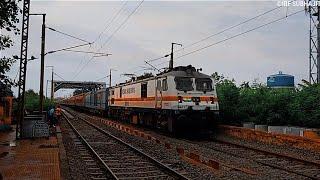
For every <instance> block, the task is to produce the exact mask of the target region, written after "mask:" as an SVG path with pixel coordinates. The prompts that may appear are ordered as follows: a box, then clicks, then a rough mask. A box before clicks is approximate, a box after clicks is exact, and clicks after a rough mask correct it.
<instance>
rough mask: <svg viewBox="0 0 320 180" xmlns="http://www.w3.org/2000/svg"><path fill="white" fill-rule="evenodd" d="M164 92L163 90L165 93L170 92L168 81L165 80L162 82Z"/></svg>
mask: <svg viewBox="0 0 320 180" xmlns="http://www.w3.org/2000/svg"><path fill="white" fill-rule="evenodd" d="M162 90H163V91H166V90H168V83H167V79H163V80H162Z"/></svg>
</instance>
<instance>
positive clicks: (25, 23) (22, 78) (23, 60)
mask: <svg viewBox="0 0 320 180" xmlns="http://www.w3.org/2000/svg"><path fill="white" fill-rule="evenodd" d="M29 10H30V0H24V1H23V11H22V28H21V51H20V72H19V81H18V118H17V125H16V139H20V138H22V133H23V132H22V131H23V120H24V102H25V88H26V73H27V61H28V60H27V54H28V33H29Z"/></svg>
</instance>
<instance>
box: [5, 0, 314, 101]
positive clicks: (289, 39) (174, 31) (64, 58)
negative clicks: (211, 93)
mask: <svg viewBox="0 0 320 180" xmlns="http://www.w3.org/2000/svg"><path fill="white" fill-rule="evenodd" d="M139 3H140V1H129V2H125V1H113V2H110V1H94V2H92V1H32V2H31V6H30V7H31V11H30V12H31V13H47V19H46V20H47V23H46V25H47V26H48V27H52V28H55V29H57V30H60V31H63V32H66V33H69V34H72V35H74V36H77V37H80V38H82V39H85V40H88V41H93V40H95V39H96V38H97V37H98V36H99V34H100V33H101V32H103V34H102V35H101V36H100V38H99V39H98V40H97V41H96V42H95V43H94V44H93V45H92V46H91V47H89V46H87V47H83V48H78V50H84V51H95V52H105V53H111V54H112V55H111V56H108V57H101V58H93V59H92V60H90V59H91V57H92V56H91V55H88V54H83V53H73V52H57V53H54V54H48V55H46V57H45V61H46V62H45V63H46V65H53V66H54V69H55V72H56V73H57V74H58V75H60V76H61V77H62V78H64V79H65V80H76V81H96V80H98V79H101V78H102V77H104V76H106V75H107V73H108V72H109V69H110V68H113V69H117V71H115V72H113V84H115V83H119V82H122V81H124V80H125V79H126V77H124V76H122V75H121V74H123V73H135V74H138V75H139V74H142V73H143V72H146V71H145V70H143V67H147V65H146V64H145V63H144V61H145V60H150V59H154V58H158V57H161V56H164V55H165V54H168V53H169V52H170V49H171V42H177V43H181V44H183V46H185V47H186V48H185V49H182V50H180V51H179V52H177V53H175V54H174V56H175V57H179V56H181V55H183V54H186V53H188V52H191V51H193V50H196V49H199V48H201V47H204V46H207V45H209V44H213V43H216V42H219V41H221V40H224V39H225V38H228V37H232V36H234V35H236V34H238V33H241V32H244V31H246V30H249V29H252V28H254V27H257V26H260V25H262V24H265V23H268V22H270V21H272V20H275V19H278V18H281V17H284V16H286V14H290V13H293V12H295V11H298V10H302V9H303V7H293V6H290V7H288V8H287V7H282V8H279V9H278V10H275V11H273V12H272V13H269V14H267V15H264V16H261V17H259V18H258V19H256V20H254V21H250V22H249V23H246V24H244V25H242V26H239V27H237V28H234V29H232V30H230V31H226V32H224V33H221V34H219V35H217V36H214V37H212V38H210V39H208V40H206V41H203V42H202V43H199V44H197V45H195V46H191V47H188V45H190V44H192V43H193V42H196V41H198V40H200V39H203V38H205V37H207V36H209V35H212V34H215V33H217V32H219V31H221V30H223V29H225V28H228V27H230V26H233V25H236V24H238V23H240V22H242V21H244V20H246V19H248V18H251V17H254V16H256V15H257V14H260V13H263V12H265V11H268V10H270V9H273V8H275V7H277V1H202V2H199V1H179V2H171V1H145V2H143V3H142V5H141V6H140V7H139V8H138V9H137V11H136V12H135V13H134V14H133V15H132V16H131V17H130V18H129V19H128V20H127V21H126V23H124V25H123V26H122V27H121V28H120V29H119V31H117V32H116V33H114V32H115V31H116V30H117V29H118V27H119V26H120V25H121V24H122V23H123V22H124V21H125V20H126V18H127V17H128V16H129V15H130V14H131V12H132V11H133V10H134V9H135V8H136V7H137V6H138V5H139ZM121 8H123V9H122V10H121V11H120V13H119V15H118V16H117V17H116V18H115V19H114V21H113V22H112V23H110V19H112V17H114V16H115V14H116V13H117V12H118V11H119V10H120V9H121ZM41 22H42V19H41V17H40V16H32V17H31V18H30V29H29V50H28V56H29V57H30V56H31V55H33V56H35V57H39V58H40V36H41ZM308 22H309V21H308V16H307V15H306V14H305V13H304V12H301V13H299V14H296V15H294V16H291V17H288V18H287V19H284V20H282V21H279V22H277V23H273V24H271V25H269V26H266V27H263V28H261V29H257V30H255V31H252V32H250V33H247V34H245V35H241V36H239V37H236V38H233V39H230V40H228V41H225V42H222V43H219V44H217V45H213V46H211V47H210V48H206V49H204V50H202V51H199V52H196V53H193V54H190V55H188V56H184V57H182V58H179V59H176V60H175V63H174V64H175V65H188V64H192V65H193V66H195V67H196V68H202V69H203V72H204V73H207V74H211V73H213V72H215V71H217V72H219V73H221V74H224V75H225V76H227V77H229V78H234V79H235V80H236V82H237V83H238V84H239V83H241V82H243V81H251V82H252V81H253V80H254V79H255V78H259V80H260V81H261V82H262V83H265V82H266V78H267V76H268V75H271V74H275V73H277V72H278V71H283V73H287V74H291V75H294V76H295V81H296V83H299V82H300V81H301V79H308V66H309V65H308V62H309V61H308V47H309V44H308V43H309V40H308V37H309V34H308V33H309V25H308ZM106 27H108V28H107V29H106V30H105V31H103V30H104V29H105V28H106ZM3 33H6V32H3ZM112 34H114V35H113V36H112V37H111V35H112ZM46 35H47V36H46V51H47V52H48V51H52V50H57V49H61V48H64V47H68V46H73V45H79V44H82V43H83V42H81V41H78V40H75V39H72V38H69V37H67V36H64V35H61V34H58V33H55V32H52V31H50V30H48V29H47V30H46ZM110 37H111V38H110ZM14 39H15V46H14V47H13V48H11V49H9V50H6V51H4V52H1V53H3V54H4V55H12V54H18V55H19V54H20V52H19V51H20V39H21V37H20V36H17V37H14ZM107 40H108V41H107ZM106 41H107V43H106V44H105V42H106ZM103 44H105V45H104V46H102V48H101V45H103ZM99 49H100V50H99ZM176 49H179V47H178V46H177V47H176ZM89 60H90V61H89ZM168 60H169V59H168V58H163V59H161V60H158V61H154V62H152V63H153V64H154V65H158V64H161V63H162V64H161V65H159V66H158V67H159V68H162V67H166V66H167V65H168V63H167V62H166V61H168ZM39 69H40V61H39V60H35V61H30V62H29V63H28V72H27V84H26V88H27V89H34V90H36V91H39V79H40V78H39V74H40V71H39ZM80 70H81V72H80ZM17 71H18V63H17V64H15V66H14V67H13V68H12V71H11V72H10V73H9V75H10V76H11V77H12V78H14V77H15V76H16V74H17ZM50 73H51V71H50V70H49V69H46V72H45V75H46V76H45V81H46V80H47V79H50ZM55 79H56V80H60V78H59V77H57V76H55ZM107 80H108V79H107V78H105V79H102V80H101V81H107ZM48 91H49V90H48ZM15 92H16V90H15ZM44 92H45V91H44ZM68 93H70V91H66V90H60V91H58V92H57V93H56V96H64V95H66V94H68ZM48 94H50V93H49V92H48Z"/></svg>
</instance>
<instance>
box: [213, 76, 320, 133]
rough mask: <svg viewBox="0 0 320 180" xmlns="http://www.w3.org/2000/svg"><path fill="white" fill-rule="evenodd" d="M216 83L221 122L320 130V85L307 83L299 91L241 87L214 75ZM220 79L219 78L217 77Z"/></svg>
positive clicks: (245, 84) (243, 85) (244, 84)
mask: <svg viewBox="0 0 320 180" xmlns="http://www.w3.org/2000/svg"><path fill="white" fill-rule="evenodd" d="M213 77H214V78H215V79H216V81H217V94H218V98H219V106H220V115H221V116H220V117H221V121H222V122H223V123H226V124H233V125H240V124H241V123H243V122H254V123H256V124H267V125H292V126H303V127H318V128H319V127H320V85H319V84H317V85H310V84H306V83H305V82H304V84H306V85H304V86H301V89H300V90H296V89H273V88H267V87H265V86H262V85H261V86H259V87H250V86H249V84H248V83H247V82H244V83H242V84H241V85H240V86H239V87H237V86H236V84H235V83H234V81H233V80H232V81H230V80H227V79H225V78H224V77H223V76H219V75H218V74H217V73H215V74H213ZM216 77H218V78H216Z"/></svg>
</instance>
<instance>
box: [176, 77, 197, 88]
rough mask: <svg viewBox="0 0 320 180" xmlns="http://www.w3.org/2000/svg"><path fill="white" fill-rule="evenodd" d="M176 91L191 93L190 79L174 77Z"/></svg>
mask: <svg viewBox="0 0 320 180" xmlns="http://www.w3.org/2000/svg"><path fill="white" fill-rule="evenodd" d="M174 81H175V82H176V89H177V90H178V91H192V90H193V86H192V79H191V78H187V77H175V78H174Z"/></svg>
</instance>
